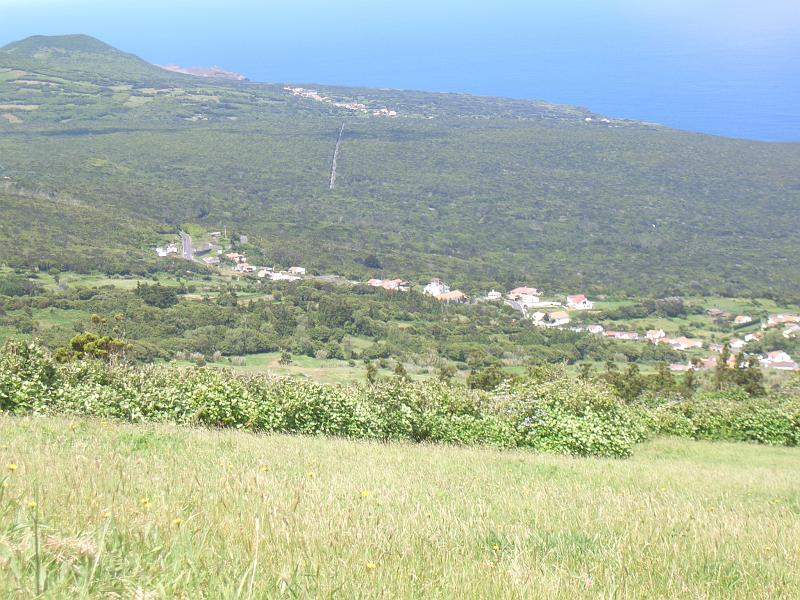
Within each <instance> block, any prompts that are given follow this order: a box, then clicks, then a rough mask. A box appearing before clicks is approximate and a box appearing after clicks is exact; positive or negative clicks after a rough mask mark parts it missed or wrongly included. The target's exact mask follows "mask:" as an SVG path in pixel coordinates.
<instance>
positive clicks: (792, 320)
mask: <svg viewBox="0 0 800 600" xmlns="http://www.w3.org/2000/svg"><path fill="white" fill-rule="evenodd" d="M781 325H783V326H784V327H783V333H782V335H783V337H785V338H787V339H788V338H794V337H798V336H800V315H788V314H778V315H770V316H769V317H768V318H767V321H766V323H763V324H762V325H761V328H762V329H771V328H773V327H780V326H781Z"/></svg>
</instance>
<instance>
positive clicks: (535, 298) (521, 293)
mask: <svg viewBox="0 0 800 600" xmlns="http://www.w3.org/2000/svg"><path fill="white" fill-rule="evenodd" d="M539 296H540V294H539V290H537V289H536V288H532V287H525V286H522V287H518V288H514V289H513V290H511V291H510V292H508V298H509V299H510V300H515V301H516V302H519V303H520V304H521V305H522V306H525V307H526V308H529V307H531V306H533V305H534V304H538V303H539Z"/></svg>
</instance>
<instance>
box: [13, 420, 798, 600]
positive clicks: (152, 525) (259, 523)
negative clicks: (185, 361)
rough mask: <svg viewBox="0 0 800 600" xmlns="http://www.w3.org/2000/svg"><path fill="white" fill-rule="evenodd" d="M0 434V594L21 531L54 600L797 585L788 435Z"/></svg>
mask: <svg viewBox="0 0 800 600" xmlns="http://www.w3.org/2000/svg"><path fill="white" fill-rule="evenodd" d="M0 440H2V442H0V466H2V468H3V474H2V475H1V476H0V479H1V480H2V481H3V484H2V486H3V487H0V494H1V496H0V596H3V597H7V596H12V597H30V596H32V595H33V594H34V593H35V589H36V583H35V570H36V560H35V559H36V557H37V553H36V551H35V543H34V542H35V539H36V538H37V537H38V542H39V552H38V557H39V566H40V586H41V588H42V589H45V590H46V592H47V593H48V594H49V595H50V597H64V598H67V597H69V598H75V597H113V596H109V594H111V593H112V592H113V593H117V594H120V596H121V597H127V598H130V597H141V598H144V597H148V598H173V597H190V598H198V597H204V598H224V597H237V596H238V597H250V598H262V597H279V596H281V595H285V596H287V597H320V596H322V597H331V596H336V597H342V598H358V597H360V598H376V597H386V598H397V597H419V598H456V597H458V598H474V597H483V598H492V597H516V598H545V597H546V598H581V597H586V598H599V597H622V598H677V597H690V598H700V597H702V598H712V597H726V598H767V597H769V598H792V597H796V591H797V590H798V589H800V571H798V569H797V568H796V562H795V561H796V558H797V556H798V555H799V554H800V469H798V468H797V465H798V462H800V451H798V450H796V449H777V448H765V447H756V446H748V445H743V444H738V445H737V444H710V443H692V442H685V441H672V440H658V441H655V442H652V443H650V444H648V445H646V446H643V447H641V448H639V449H638V450H637V452H636V454H635V456H634V458H633V459H630V460H625V461H617V460H580V459H569V458H559V457H551V456H541V455H534V454H529V453H524V452H497V451H493V450H488V449H459V448H449V447H426V446H411V445H402V444H396V445H383V444H378V443H360V442H359V443H356V442H349V441H343V440H326V439H320V438H301V437H285V436H259V435H251V434H243V433H237V432H233V431H205V430H185V429H178V428H174V427H169V426H164V427H136V426H130V425H118V424H109V423H102V422H92V421H89V422H87V421H80V422H71V421H67V420H58V419H27V418H26V419H19V418H9V417H4V418H0ZM8 465H14V466H15V467H16V468H13V469H11V468H9V467H8ZM32 503H36V504H35V505H34V504H32ZM34 524H36V525H37V529H38V536H35V535H34V530H33V525H34ZM136 594H139V595H138V596H137V595H136ZM147 594H151V595H147Z"/></svg>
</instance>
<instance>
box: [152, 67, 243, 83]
mask: <svg viewBox="0 0 800 600" xmlns="http://www.w3.org/2000/svg"><path fill="white" fill-rule="evenodd" d="M157 66H159V67H161V68H162V69H166V70H167V71H172V72H173V73H183V74H184V75H194V76H195V77H211V78H213V79H229V80H232V81H249V80H248V79H247V77H245V76H244V75H240V74H239V73H234V72H233V71H228V70H227V69H223V68H222V67H182V66H180V65H157Z"/></svg>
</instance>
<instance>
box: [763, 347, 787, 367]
mask: <svg viewBox="0 0 800 600" xmlns="http://www.w3.org/2000/svg"><path fill="white" fill-rule="evenodd" d="M761 362H762V363H765V364H769V363H788V362H792V357H791V356H789V354H787V353H786V352H784V351H783V350H776V351H775V352H767V356H766V358H763V359H761Z"/></svg>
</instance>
